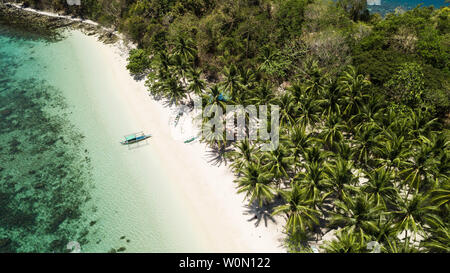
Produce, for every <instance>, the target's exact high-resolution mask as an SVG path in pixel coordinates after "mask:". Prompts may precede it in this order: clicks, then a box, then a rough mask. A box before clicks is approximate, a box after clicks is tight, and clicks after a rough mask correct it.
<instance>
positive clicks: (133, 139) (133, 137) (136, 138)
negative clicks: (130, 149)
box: [120, 132, 152, 145]
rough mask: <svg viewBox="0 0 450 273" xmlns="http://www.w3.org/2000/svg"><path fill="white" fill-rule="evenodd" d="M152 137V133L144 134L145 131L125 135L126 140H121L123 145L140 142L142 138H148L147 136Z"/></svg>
mask: <svg viewBox="0 0 450 273" xmlns="http://www.w3.org/2000/svg"><path fill="white" fill-rule="evenodd" d="M150 137H152V135H146V134H144V132H138V133H134V134H130V135H127V136H124V138H125V140H123V141H121V142H120V143H121V144H123V145H129V144H133V143H137V142H140V141H142V140H146V139H147V138H150Z"/></svg>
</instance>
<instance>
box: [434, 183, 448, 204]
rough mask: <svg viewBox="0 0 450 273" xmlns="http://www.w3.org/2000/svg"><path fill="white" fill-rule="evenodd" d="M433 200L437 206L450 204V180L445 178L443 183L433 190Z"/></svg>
mask: <svg viewBox="0 0 450 273" xmlns="http://www.w3.org/2000/svg"><path fill="white" fill-rule="evenodd" d="M431 193H432V196H433V198H432V202H433V204H434V205H436V206H437V207H441V206H446V205H450V180H448V179H447V180H444V181H443V183H442V185H440V186H439V187H437V188H436V189H435V190H433V191H432V192H431Z"/></svg>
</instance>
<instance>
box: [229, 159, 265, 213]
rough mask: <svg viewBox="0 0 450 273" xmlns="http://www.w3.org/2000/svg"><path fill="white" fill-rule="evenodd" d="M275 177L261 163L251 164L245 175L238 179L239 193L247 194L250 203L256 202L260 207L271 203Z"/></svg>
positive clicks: (244, 172)
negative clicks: (273, 178) (272, 183)
mask: <svg viewBox="0 0 450 273" xmlns="http://www.w3.org/2000/svg"><path fill="white" fill-rule="evenodd" d="M272 177H273V175H272V174H271V173H270V172H266V171H264V170H263V168H262V167H261V166H260V164H259V162H250V163H249V164H248V165H247V167H246V168H245V169H244V171H243V175H242V176H241V177H240V178H238V179H237V181H236V182H237V183H238V189H239V190H238V193H242V192H245V193H246V195H245V197H246V198H249V203H250V204H251V203H253V202H254V201H256V202H257V203H258V205H259V206H262V205H263V203H267V202H269V201H271V200H272V199H273V197H274V190H273V189H272V187H271V182H272V181H273V180H272Z"/></svg>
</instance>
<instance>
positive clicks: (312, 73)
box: [301, 60, 330, 97]
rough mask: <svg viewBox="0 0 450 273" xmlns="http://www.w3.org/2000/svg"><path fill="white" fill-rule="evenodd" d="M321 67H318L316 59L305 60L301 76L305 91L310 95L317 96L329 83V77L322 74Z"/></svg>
mask: <svg viewBox="0 0 450 273" xmlns="http://www.w3.org/2000/svg"><path fill="white" fill-rule="evenodd" d="M323 74H324V73H323V71H322V69H321V68H320V67H319V63H318V61H317V60H307V61H306V62H305V63H304V67H303V70H302V73H301V76H302V77H303V78H304V90H305V93H306V94H308V95H309V96H312V97H318V96H319V95H321V94H322V93H323V92H324V90H325V89H326V88H327V86H328V85H329V83H330V82H329V78H328V76H327V75H323Z"/></svg>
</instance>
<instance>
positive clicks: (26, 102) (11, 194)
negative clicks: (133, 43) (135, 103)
mask: <svg viewBox="0 0 450 273" xmlns="http://www.w3.org/2000/svg"><path fill="white" fill-rule="evenodd" d="M117 88H120V87H118V86H116V83H115V74H114V71H113V70H109V69H108V61H107V57H106V56H104V55H103V52H102V51H101V50H99V49H98V46H97V42H96V41H95V38H92V37H87V36H85V35H83V34H81V33H80V32H66V33H65V34H64V37H63V38H61V39H59V40H57V41H53V40H52V41H49V40H46V39H42V37H38V36H35V35H32V34H30V33H26V32H25V33H24V32H23V31H16V30H12V29H11V28H6V27H4V26H3V27H2V26H1V25H0V252H67V251H69V250H68V249H67V245H68V243H70V242H77V243H78V244H79V245H80V246H81V248H82V251H83V252H108V251H125V252H187V251H200V250H203V251H206V249H204V248H202V247H201V246H200V244H201V240H202V239H201V238H199V237H201V235H200V234H198V232H197V230H196V228H195V227H194V226H195V223H193V220H192V219H190V218H189V213H188V212H187V211H186V209H185V206H184V204H183V198H182V197H180V195H179V194H177V189H176V188H174V186H173V183H171V181H170V179H168V178H167V175H166V172H165V171H164V167H163V166H160V165H159V162H158V155H156V153H155V152H154V151H153V150H152V147H151V145H148V146H144V147H142V148H141V149H137V150H128V149H126V148H124V147H123V146H121V145H120V144H119V143H118V141H119V140H120V137H121V136H123V135H124V134H126V133H129V132H133V131H135V130H136V129H139V128H135V127H134V126H135V125H134V124H133V122H130V121H132V120H133V117H132V116H129V113H128V112H124V111H123V110H121V108H120V106H121V105H122V101H121V98H120V97H117V96H116V95H115V94H117V93H118V92H117ZM121 111H122V112H121ZM139 159H142V160H139ZM181 223H182V225H181Z"/></svg>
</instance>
